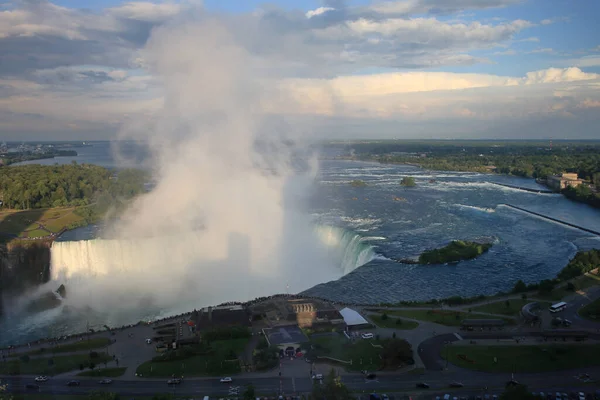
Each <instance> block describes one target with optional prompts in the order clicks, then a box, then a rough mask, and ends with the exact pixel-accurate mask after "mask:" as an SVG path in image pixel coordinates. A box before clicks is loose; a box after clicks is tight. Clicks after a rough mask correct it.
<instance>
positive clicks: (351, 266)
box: [316, 225, 377, 274]
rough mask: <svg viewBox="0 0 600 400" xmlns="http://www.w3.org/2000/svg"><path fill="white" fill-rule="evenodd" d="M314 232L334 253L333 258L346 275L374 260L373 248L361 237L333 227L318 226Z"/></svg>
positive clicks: (349, 231)
mask: <svg viewBox="0 0 600 400" xmlns="http://www.w3.org/2000/svg"><path fill="white" fill-rule="evenodd" d="M316 232H317V235H318V236H319V238H320V239H321V241H322V242H323V243H324V244H325V245H326V246H328V247H329V248H331V249H332V250H333V252H334V253H335V255H334V258H335V259H337V260H338V261H339V263H340V268H341V269H342V271H343V272H344V274H347V273H349V272H352V271H354V270H355V269H356V268H358V267H360V266H361V265H365V264H366V263H368V262H369V261H371V260H373V259H374V258H376V256H377V254H376V253H375V248H374V247H373V246H372V245H370V244H369V243H368V242H367V241H365V240H364V239H365V238H363V237H362V236H360V235H359V234H357V233H356V232H353V231H351V230H347V229H343V228H338V227H335V226H328V225H318V226H317V227H316Z"/></svg>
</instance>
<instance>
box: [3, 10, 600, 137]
mask: <svg viewBox="0 0 600 400" xmlns="http://www.w3.org/2000/svg"><path fill="white" fill-rule="evenodd" d="M192 3H194V4H192ZM82 4H85V8H82ZM198 4H199V2H198V1H196V2H194V1H193V0H190V1H188V0H181V1H159V0H157V1H127V2H124V1H118V0H86V2H85V3H84V2H82V1H81V0H54V1H50V0H35V1H34V0H13V1H10V2H8V3H5V4H4V5H3V7H2V8H0V54H3V62H2V63H0V117H1V118H0V136H2V137H5V138H15V137H18V138H20V137H23V136H24V135H25V136H32V137H38V136H43V135H49V136H52V135H60V136H70V135H75V136H77V135H80V136H82V137H83V136H84V137H86V138H88V139H89V138H95V137H96V136H98V135H100V136H102V137H110V136H114V135H118V134H119V133H120V132H122V131H123V129H124V128H123V127H124V126H125V125H126V124H130V123H132V121H136V119H137V118H140V115H156V114H157V113H159V112H160V110H161V108H162V107H164V104H165V101H167V102H168V92H165V87H166V86H168V84H169V82H170V80H171V79H173V77H174V75H173V74H174V71H173V70H172V69H171V67H172V65H171V64H170V63H167V59H166V55H165V54H163V53H165V52H167V50H168V52H171V50H173V49H171V48H167V49H163V50H162V51H163V53H157V52H156V51H155V47H156V46H153V45H152V43H155V42H158V43H160V42H161V40H167V39H165V38H171V37H172V36H174V35H176V38H175V39H169V40H172V41H173V42H172V44H175V43H176V44H177V45H176V46H175V47H176V49H175V50H177V51H179V52H180V53H177V54H172V55H171V57H172V59H173V60H184V61H185V62H190V63H191V62H194V63H198V65H195V64H194V66H193V68H192V67H189V68H190V69H189V70H190V71H196V70H204V69H206V70H207V72H206V73H207V74H210V73H214V71H218V70H219V68H220V67H219V65H218V61H214V60H219V59H221V56H222V55H221V54H220V47H219V46H214V47H213V48H210V50H204V51H203V50H201V48H202V44H203V43H204V42H206V41H207V40H214V41H216V42H219V41H221V40H224V41H229V40H232V41H233V42H234V44H233V45H234V47H238V48H240V49H243V51H244V52H246V54H247V57H248V59H247V60H245V61H244V63H245V65H244V68H242V69H241V70H236V71H235V73H236V74H250V75H251V76H252V77H253V78H256V79H260V82H261V83H260V84H261V85H266V86H268V87H271V89H272V91H273V93H278V94H279V95H280V96H283V98H284V99H285V101H282V99H281V98H278V99H277V100H274V99H275V98H273V99H271V98H267V99H261V101H262V102H264V103H265V104H266V109H268V112H267V111H265V112H267V113H268V114H269V115H270V114H272V113H275V114H279V115H283V116H286V118H293V119H294V120H295V121H296V120H302V121H304V122H306V123H307V124H308V125H309V126H311V129H314V130H315V132H318V134H322V135H332V136H340V135H342V136H343V135H345V134H348V135H351V136H352V135H355V136H356V135H358V136H360V137H365V132H366V131H372V132H375V133H373V135H382V136H386V135H391V134H392V133H393V134H394V135H395V133H394V132H393V131H394V128H393V127H394V126H396V124H398V123H401V124H403V125H402V126H404V127H405V128H406V129H405V131H406V132H408V133H407V135H409V136H410V135H411V130H412V132H413V133H412V135H417V134H416V133H414V132H424V131H425V132H427V134H428V135H429V136H430V137H436V136H439V137H448V135H457V137H458V136H461V137H462V136H464V137H476V136H477V135H484V133H482V132H487V133H485V135H495V136H502V135H515V133H514V132H513V131H511V129H510V128H509V127H508V124H502V125H500V124H497V123H496V121H506V119H507V118H509V119H511V120H514V121H515V124H516V125H515V126H519V127H521V128H520V129H525V130H527V133H526V135H534V136H535V135H537V136H539V135H542V134H543V133H540V129H537V128H536V126H540V127H541V126H543V127H547V126H552V127H554V128H553V129H555V130H556V131H557V132H558V133H560V132H562V131H566V132H569V133H570V134H571V135H575V136H578V137H586V138H593V137H595V136H597V135H598V133H597V130H596V129H595V126H597V124H598V122H600V121H599V120H598V116H597V115H599V114H600V112H599V111H600V95H599V89H600V82H599V74H600V39H599V38H600V35H599V34H598V27H597V21H596V19H597V16H598V15H600V1H595V0H578V1H572V0H523V1H519V0H461V1H451V0H381V1H370V0H348V1H343V0H285V1H284V0H277V1H271V2H264V1H257V0H231V1H228V0H204V2H203V5H202V6H201V7H199V6H198ZM323 7H326V8H323ZM207 22H210V23H208V25H207ZM211 23H212V25H211ZM206 26H213V27H215V29H216V31H215V32H218V33H213V32H212V31H211V32H207V33H205V34H204V36H202V37H198V36H196V37H194V36H193V35H191V34H189V32H194V31H195V30H202V29H207V28H206ZM213 35H214V36H213ZM207 51H208V53H207ZM196 56H197V59H196V58H195V57H196ZM163 64H164V65H168V66H169V68H166V69H161V68H158V69H157V66H160V65H163ZM225 64H226V65H223V66H222V67H226V68H230V65H228V63H227V62H226V63H225ZM215 65H216V66H217V68H214V66H215ZM165 85H166V86H165ZM232 90H233V89H232ZM198 92H199V93H201V92H202V88H201V87H199V88H198ZM269 93H271V92H269ZM262 102H261V104H263V103H262ZM64 110H75V111H74V112H65V111H64ZM78 110H79V111H78ZM142 119H143V118H142ZM549 121H552V122H551V123H549ZM501 126H506V128H502V127H501ZM408 127H411V128H410V129H409V128H408ZM440 127H444V129H445V131H444V132H440ZM523 127H524V128H523ZM544 129H546V128H544ZM449 132H450V133H449ZM490 132H491V133H490ZM519 135H521V134H519ZM548 135H550V133H548ZM554 136H556V132H555V133H554Z"/></svg>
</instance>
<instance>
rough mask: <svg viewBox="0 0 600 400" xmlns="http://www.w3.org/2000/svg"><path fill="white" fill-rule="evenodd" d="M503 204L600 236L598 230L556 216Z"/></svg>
mask: <svg viewBox="0 0 600 400" xmlns="http://www.w3.org/2000/svg"><path fill="white" fill-rule="evenodd" d="M504 205H505V206H506V207H510V208H514V209H515V210H519V211H523V212H525V213H528V214H531V215H535V216H537V217H541V218H544V219H547V220H549V221H553V222H558V223H559V224H562V225H566V226H570V227H571V228H575V229H579V230H582V231H584V232H587V233H591V234H593V235H596V236H600V232H598V231H595V230H593V229H588V228H584V227H583V226H579V225H575V224H572V223H570V222H565V221H561V220H560V219H556V218H552V217H549V216H547V215H544V214H540V213H536V212H535V211H530V210H526V209H524V208H521V207H518V206H513V205H512V204H504Z"/></svg>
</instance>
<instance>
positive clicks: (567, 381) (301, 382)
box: [3, 371, 600, 396]
mask: <svg viewBox="0 0 600 400" xmlns="http://www.w3.org/2000/svg"><path fill="white" fill-rule="evenodd" d="M588 372H590V371H588ZM591 375H592V378H594V374H593V372H592V373H591ZM597 376H599V377H600V373H598V375H597ZM515 378H516V379H518V380H519V382H521V383H523V384H526V385H528V387H529V388H531V389H532V390H550V389H553V390H556V388H559V389H560V390H561V391H562V389H563V388H569V391H571V388H575V387H581V386H583V385H582V384H581V382H580V381H578V380H576V379H575V377H574V373H565V372H564V371H563V372H556V373H545V374H519V375H518V376H515ZM3 380H4V381H6V383H8V391H9V392H13V393H20V392H31V393H35V392H36V391H35V390H31V389H25V385H26V384H27V383H30V382H33V380H32V378H7V379H3ZM508 380H510V376H509V374H487V373H481V372H472V371H459V372H456V373H450V374H448V373H443V372H437V373H429V374H426V375H424V376H418V375H412V374H403V375H394V374H385V375H380V376H378V378H377V379H375V380H372V381H369V380H366V379H365V378H364V377H363V376H362V375H356V374H353V375H346V376H344V377H343V378H342V381H343V383H344V384H345V385H347V386H348V387H349V388H350V389H351V390H353V391H364V392H366V393H368V392H379V393H382V392H386V391H387V392H392V391H406V392H409V393H414V394H418V393H420V392H423V390H421V389H419V390H417V389H416V384H417V383H419V382H423V381H425V382H426V383H428V384H429V385H431V389H429V390H427V391H426V392H427V393H428V392H430V391H431V392H442V391H446V392H447V391H449V390H450V389H449V384H450V383H451V382H455V381H459V382H462V383H463V384H464V385H465V387H464V388H463V389H460V390H458V391H457V390H453V391H454V392H456V393H458V392H463V393H469V392H477V391H481V390H483V388H484V387H487V388H488V390H489V391H490V392H492V391H495V392H496V393H500V392H501V391H502V389H503V388H504V386H505V384H506V382H507V381H508ZM280 382H281V387H282V388H283V392H284V393H285V394H294V393H306V392H310V391H311V389H312V384H313V382H312V380H311V379H310V378H309V377H305V378H287V377H282V378H281V381H280V379H279V378H254V379H246V378H239V379H235V380H234V382H233V383H231V384H222V383H220V382H219V380H218V379H202V380H188V381H185V382H183V383H182V384H181V385H179V386H168V385H167V384H166V382H165V381H164V380H162V381H158V380H142V379H140V380H136V381H114V382H113V383H112V384H110V385H100V384H99V383H98V382H97V381H92V380H90V381H81V386H79V387H68V386H66V383H67V380H60V379H51V380H50V381H48V382H45V383H41V384H40V391H39V392H40V393H45V394H87V393H89V392H90V391H91V390H106V391H112V392H116V393H119V394H122V395H128V396H132V395H133V396H136V395H148V394H155V393H175V394H179V395H195V396H204V395H227V394H228V393H229V390H230V387H231V386H234V387H236V386H237V387H240V388H241V390H243V387H245V386H246V385H248V384H250V383H252V384H253V385H254V387H255V388H256V391H257V392H258V393H261V394H263V393H264V394H276V393H279V390H280ZM586 388H587V389H586V390H587V391H590V390H591V389H592V388H594V390H596V388H595V387H593V386H589V385H587V386H586Z"/></svg>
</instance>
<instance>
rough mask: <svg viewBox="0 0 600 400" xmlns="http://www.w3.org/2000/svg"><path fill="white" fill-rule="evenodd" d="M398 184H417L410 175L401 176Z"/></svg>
mask: <svg viewBox="0 0 600 400" xmlns="http://www.w3.org/2000/svg"><path fill="white" fill-rule="evenodd" d="M400 184H401V185H402V186H410V187H412V186H416V185H417V184H416V183H415V178H413V177H412V176H405V177H404V178H402V180H401V181H400Z"/></svg>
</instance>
